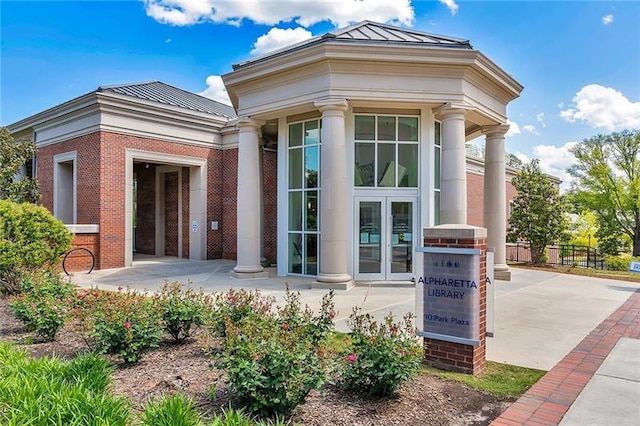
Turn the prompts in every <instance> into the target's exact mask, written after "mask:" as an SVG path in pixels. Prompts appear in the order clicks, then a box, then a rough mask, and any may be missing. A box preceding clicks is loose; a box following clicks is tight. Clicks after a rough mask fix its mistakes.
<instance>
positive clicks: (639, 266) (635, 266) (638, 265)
mask: <svg viewBox="0 0 640 426" xmlns="http://www.w3.org/2000/svg"><path fill="white" fill-rule="evenodd" d="M629 271H630V272H640V262H638V261H637V260H632V261H631V262H629Z"/></svg>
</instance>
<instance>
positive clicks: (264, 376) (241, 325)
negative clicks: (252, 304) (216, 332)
mask: <svg viewBox="0 0 640 426" xmlns="http://www.w3.org/2000/svg"><path fill="white" fill-rule="evenodd" d="M333 307H334V302H333V293H329V294H328V295H327V296H325V297H324V298H323V301H322V308H321V310H320V312H319V313H318V314H317V315H314V314H313V313H312V312H311V310H310V309H309V308H308V307H305V308H304V309H302V307H301V303H300V294H299V293H290V292H287V296H286V303H285V305H284V306H283V307H281V308H278V309H277V311H276V312H272V311H270V310H268V309H267V310H263V311H262V312H261V313H260V314H259V315H248V316H245V317H244V318H243V319H241V320H240V321H239V322H234V321H232V319H231V317H227V318H226V322H225V326H226V329H225V330H226V331H225V339H224V342H223V343H224V344H223V350H222V353H221V354H220V356H219V358H218V366H219V367H222V368H225V369H226V373H227V377H228V380H229V383H230V387H231V390H232V391H233V392H235V394H236V396H237V397H238V398H239V399H240V400H241V401H242V402H244V403H245V404H246V407H247V409H248V410H249V411H251V412H252V413H255V414H258V415H262V416H272V415H274V414H288V413H290V412H291V411H292V410H293V409H295V408H296V407H297V406H298V404H301V403H303V402H304V400H305V398H306V396H307V394H308V393H309V391H311V389H317V388H319V387H321V386H322V385H323V384H324V382H325V381H326V377H327V372H326V370H327V368H326V367H327V364H328V361H329V356H328V351H327V348H326V337H327V335H328V333H329V331H330V329H331V328H332V327H333V323H332V321H331V317H333V316H334V315H335V312H334V310H333Z"/></svg>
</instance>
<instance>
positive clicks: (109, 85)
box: [95, 80, 166, 92]
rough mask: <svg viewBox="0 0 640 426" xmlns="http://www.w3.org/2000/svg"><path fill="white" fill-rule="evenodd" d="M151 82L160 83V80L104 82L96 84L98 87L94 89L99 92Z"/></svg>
mask: <svg viewBox="0 0 640 426" xmlns="http://www.w3.org/2000/svg"><path fill="white" fill-rule="evenodd" d="M151 83H162V81H160V80H147V81H139V82H135V83H120V84H104V85H101V86H98V88H97V89H96V90H95V91H96V92H101V91H103V90H107V89H117V88H119V87H125V86H143V85H146V84H151ZM165 84H166V83H165Z"/></svg>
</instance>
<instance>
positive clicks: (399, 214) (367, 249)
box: [355, 197, 417, 281]
mask: <svg viewBox="0 0 640 426" xmlns="http://www.w3.org/2000/svg"><path fill="white" fill-rule="evenodd" d="M416 204H417V203H416V200H415V199H411V198H408V199H405V198H397V197H359V198H357V199H356V213H357V217H356V224H355V225H356V226H355V228H356V232H357V234H356V238H357V240H356V242H357V249H356V261H355V269H356V271H355V278H356V279H357V280H372V281H396V280H410V279H411V278H412V277H413V244H414V234H415V233H414V229H415V220H414V219H415V212H414V209H415V206H416Z"/></svg>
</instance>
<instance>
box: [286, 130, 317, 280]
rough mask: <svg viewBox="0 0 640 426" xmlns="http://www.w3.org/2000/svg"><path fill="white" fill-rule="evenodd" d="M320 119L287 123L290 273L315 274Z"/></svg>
mask: <svg viewBox="0 0 640 426" xmlns="http://www.w3.org/2000/svg"><path fill="white" fill-rule="evenodd" d="M320 130H321V121H320V120H309V121H304V122H299V123H292V124H290V125H289V145H288V153H289V232H288V234H289V247H288V252H289V265H288V272H289V273H290V274H302V275H317V274H318V253H319V250H318V246H319V244H320V238H319V235H320V227H319V225H320V223H319V218H318V212H319V202H320V143H321V140H320Z"/></svg>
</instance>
